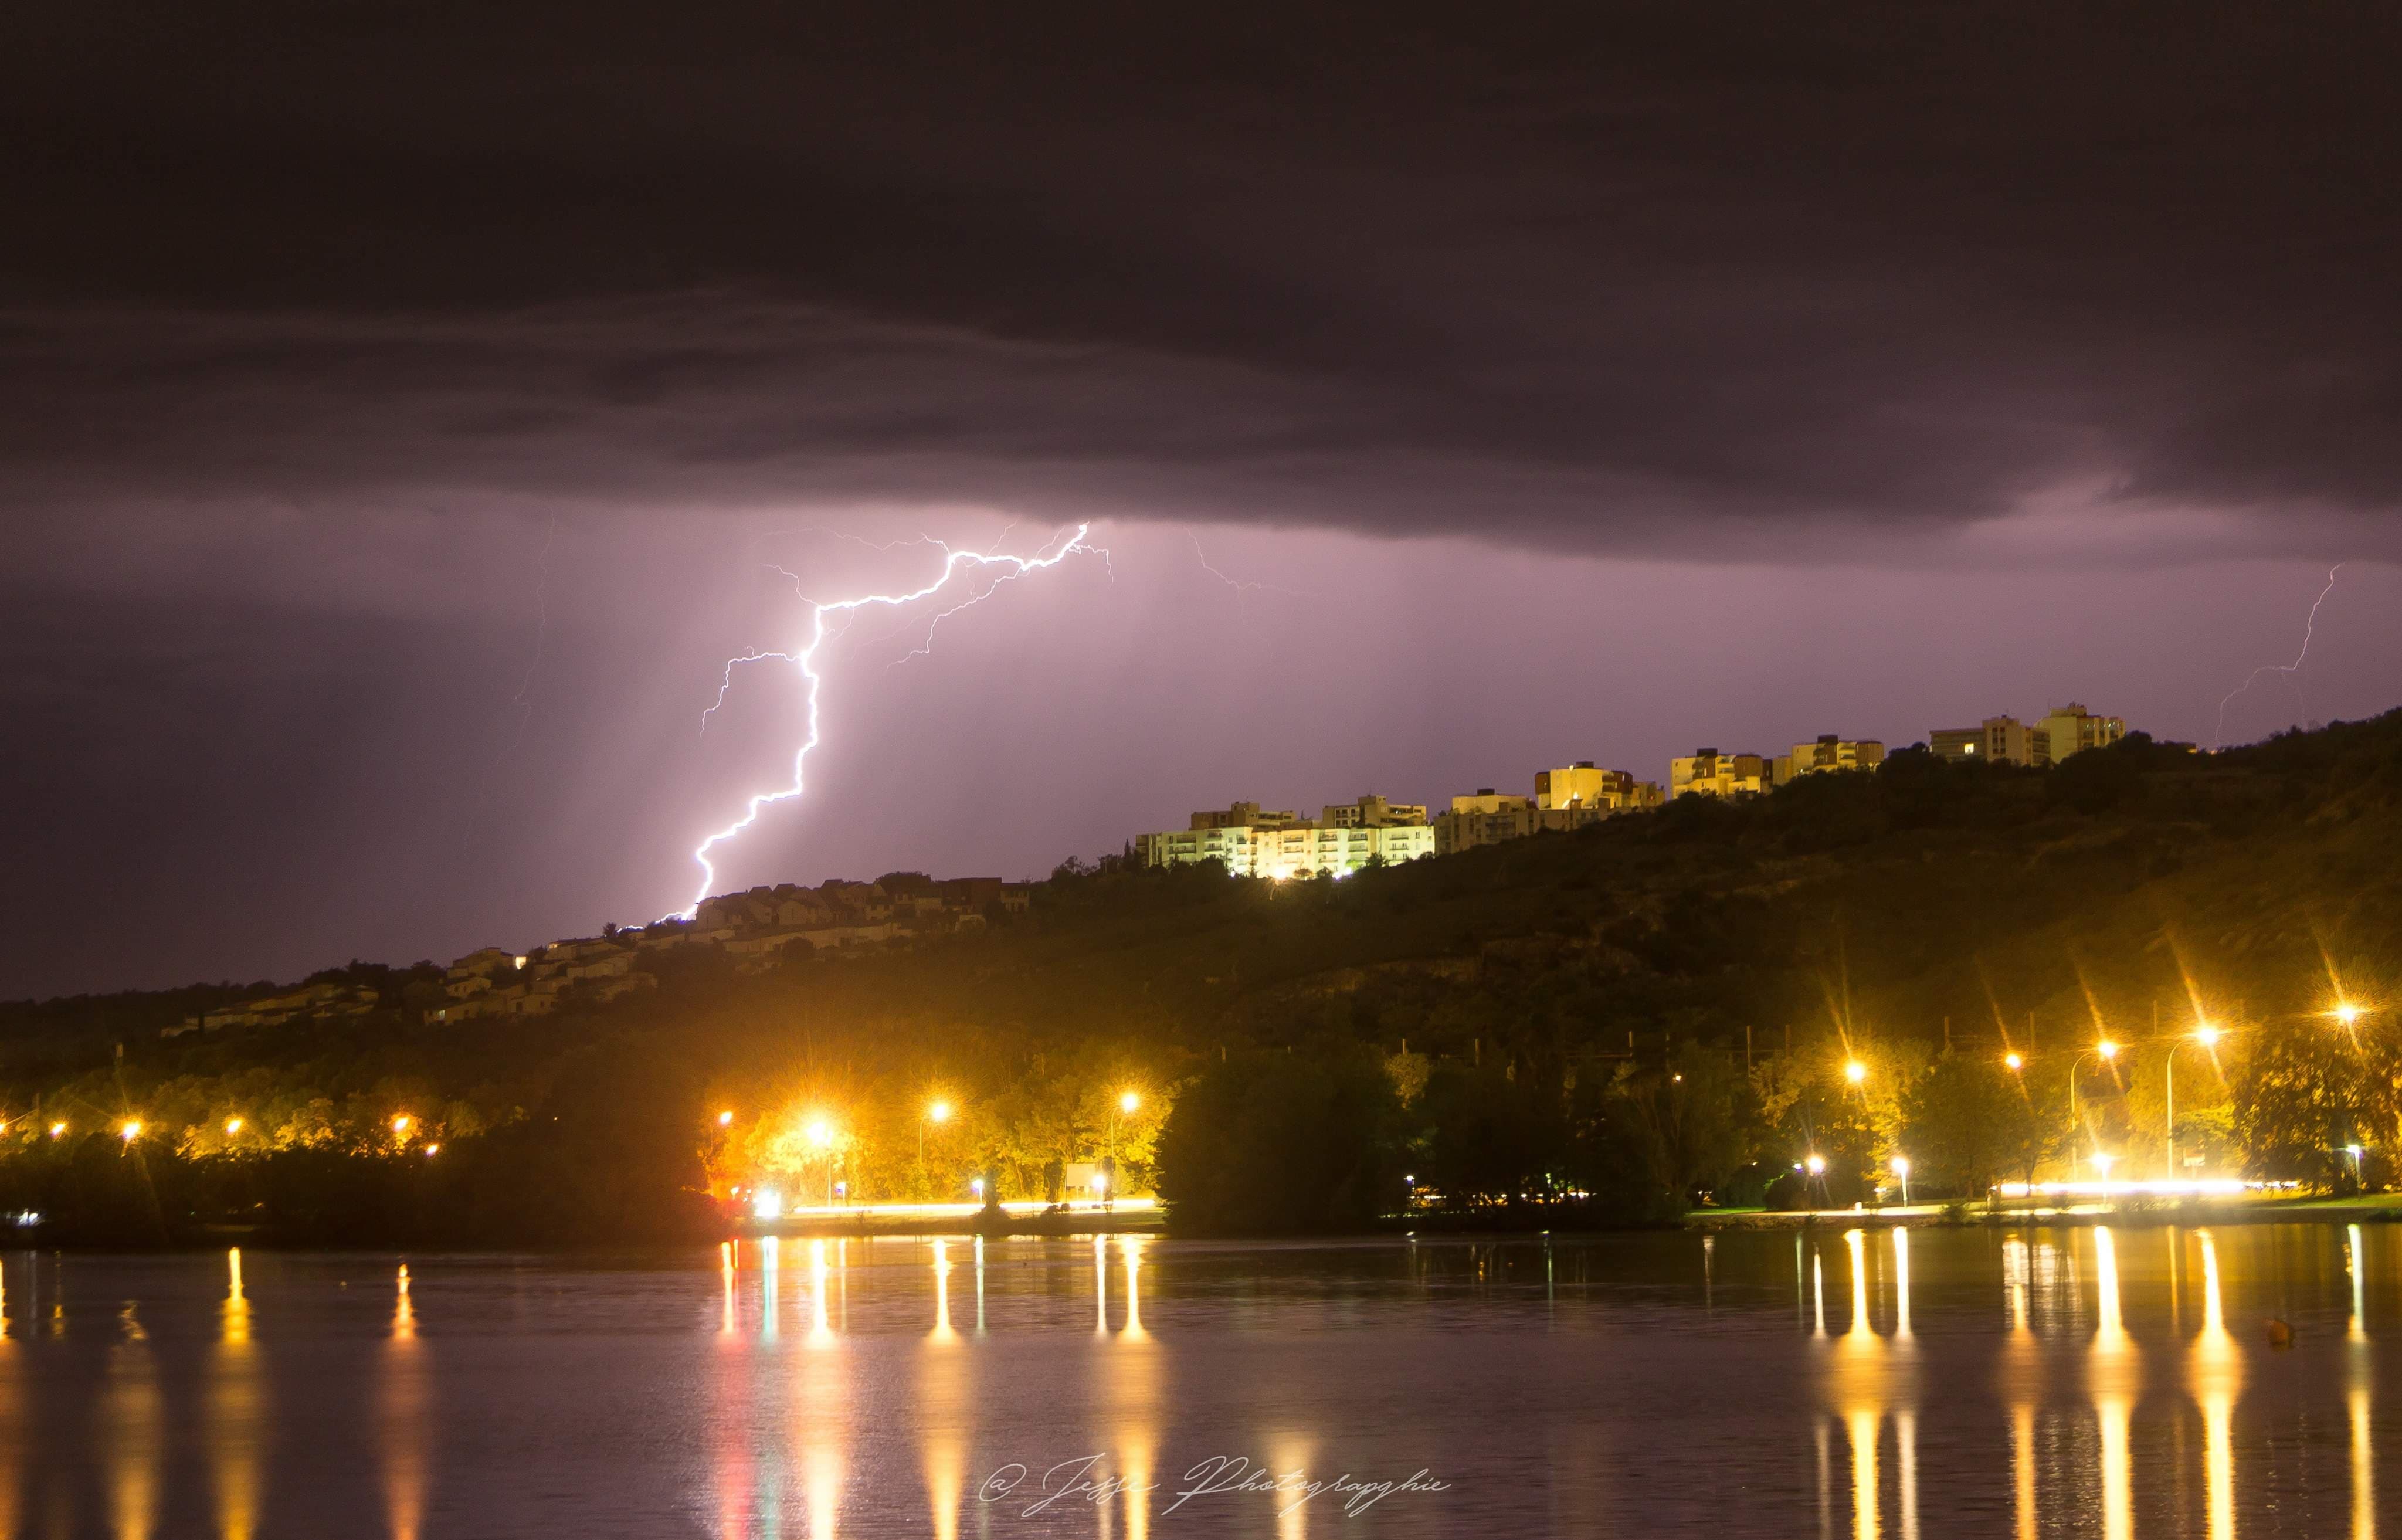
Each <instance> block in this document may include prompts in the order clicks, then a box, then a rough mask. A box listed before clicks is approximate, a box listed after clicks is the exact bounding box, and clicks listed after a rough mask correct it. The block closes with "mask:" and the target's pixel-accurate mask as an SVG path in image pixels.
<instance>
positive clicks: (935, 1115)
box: [918, 1099, 951, 1166]
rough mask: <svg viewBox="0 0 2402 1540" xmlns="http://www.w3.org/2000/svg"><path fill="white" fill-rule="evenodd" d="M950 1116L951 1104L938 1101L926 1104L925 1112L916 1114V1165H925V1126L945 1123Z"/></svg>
mask: <svg viewBox="0 0 2402 1540" xmlns="http://www.w3.org/2000/svg"><path fill="white" fill-rule="evenodd" d="M950 1116H951V1104H950V1103H948V1102H946V1101H942V1100H940V1099H937V1100H934V1101H932V1102H929V1103H927V1104H926V1110H925V1111H923V1112H920V1113H919V1114H918V1164H919V1165H920V1166H922V1165H924V1164H925V1163H926V1125H927V1124H928V1123H939V1122H945V1121H948V1120H949V1118H950Z"/></svg>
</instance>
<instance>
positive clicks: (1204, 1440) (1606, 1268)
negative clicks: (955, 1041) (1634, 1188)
mask: <svg viewBox="0 0 2402 1540" xmlns="http://www.w3.org/2000/svg"><path fill="white" fill-rule="evenodd" d="M2397 1242H2402V1236H2396V1235H2395V1233H2394V1232H2393V1231H2388V1230H2386V1229H2385V1228H2384V1227H2382V1226H2369V1227H2367V1228H2366V1229H2365V1230H2364V1228H2363V1227H2360V1226H2353V1227H2350V1228H2348V1229H2347V1228H2340V1227H2330V1226H2278V1227H2270V1226H2235V1227H2226V1226H2221V1227H2216V1228H2211V1229H2180V1228H2173V1227H2156V1228H2143V1229H2126V1228H2091V1229H2040V1228H2033V1227H2026V1228H2019V1229H2011V1230H1995V1231H1987V1230H1981V1229H1967V1230H1955V1231H1945V1230H1930V1231H1915V1232H1910V1231H1889V1230H1882V1229H1864V1228H1841V1227H1829V1228H1826V1229H1822V1230H1817V1231H1811V1232H1808V1233H1806V1234H1803V1235H1802V1236H1800V1237H1798V1238H1797V1237H1795V1236H1791V1235H1787V1234H1777V1233H1753V1232H1727V1233H1721V1234H1719V1235H1717V1236H1715V1237H1700V1236H1687V1235H1673V1234H1672V1235H1654V1236H1634V1237H1615V1238H1604V1239H1600V1240H1595V1241H1591V1242H1579V1241H1574V1240H1568V1239H1565V1238H1560V1237H1553V1238H1551V1239H1550V1240H1548V1241H1534V1240H1529V1241H1525V1242H1506V1243H1496V1242H1489V1241H1479V1242H1469V1241H1460V1242H1443V1241H1435V1240H1429V1239H1426V1238H1420V1239H1418V1240H1416V1241H1415V1242H1410V1243H1392V1244H1386V1243H1361V1244H1338V1245H1321V1246H1304V1245H1281V1246H1278V1245H1254V1246H1241V1245H1208V1244H1186V1243H1176V1242H1167V1241H1158V1240H1147V1239H1145V1238H1143V1237H1139V1236H1126V1237H1111V1238H1106V1239H1096V1238H1091V1237H1086V1238H1082V1239H1077V1240H1069V1241H1033V1240H1015V1241H985V1240H979V1239H971V1238H964V1237H962V1238H958V1239H950V1240H942V1241H917V1240H884V1241H875V1242H870V1241H865V1240H847V1241H846V1240H786V1241H783V1242H780V1243H779V1242H776V1241H773V1240H766V1241H761V1242H756V1243H752V1242H744V1243H740V1244H727V1245H725V1246H723V1247H718V1248H715V1249H713V1250H711V1251H710V1252H706V1253H702V1254H700V1255H697V1256H695V1257H693V1258H688V1259H677V1258H654V1259H649V1260H646V1261H643V1262H641V1263H637V1264H617V1265H612V1266H598V1265H592V1264H576V1263H563V1262H546V1261H542V1260H536V1259H530V1258H444V1257H431V1258H407V1259H406V1260H403V1259H401V1258H371V1257H339V1256H308V1255H297V1256H286V1255H277V1254H272V1253H260V1252H255V1251H251V1252H243V1251H228V1252H218V1253H214V1254H210V1255H208V1256H187V1257H175V1258H102V1257H79V1256H68V1257H57V1256H53V1255H48V1254H45V1255H41V1256H38V1257H37V1256H35V1255H33V1254H27V1253H10V1254H8V1255H7V1256H6V1257H5V1258H0V1540H14V1536H16V1535H19V1534H50V1533H58V1534H62V1535H64V1534H83V1533H96V1534H109V1535H115V1536H119V1537H123V1540H138V1537H139V1540H146V1537H149V1536H162V1537H163V1536H178V1535H186V1534H189V1535H215V1536H228V1537H234V1540H254V1537H255V1540H272V1537H274V1536H277V1535H285V1534H290V1535H321V1534H352V1533H381V1534H387V1535H392V1536H395V1537H403V1540H417V1537H420V1536H425V1537H435V1536H441V1535H448V1534H466V1533H475V1534H485V1533H508V1534H559V1535H569V1534H573V1535H586V1534H601V1533H625V1534H663V1533H693V1534H707V1535H723V1536H740V1537H743V1540H821V1537H829V1536H835V1535H839V1534H855V1535H901V1534H932V1535H935V1536H937V1537H939V1540H959V1537H961V1536H974V1537H977V1540H993V1537H995V1536H1009V1535H1017V1534H1025V1535H1037V1534H1040V1535H1056V1534H1074V1535H1092V1536H1097V1537H1102V1540H1153V1537H1154V1536H1158V1537H1161V1540H1169V1537H1172V1536H1174V1535H1177V1534H1219V1533H1226V1534H1243V1535H1259V1536H1263V1537H1265V1536H1275V1537H1277V1540H1284V1537H1288V1536H1307V1535H1313V1534H1315V1535H1319V1536H1323V1535H1328V1534H1335V1533H1389V1534H1402V1535H1407V1534H1429V1535H1431V1534H1447V1533H1470V1532H1474V1531H1488V1532H1492V1533H1628V1534H1659V1533H1717V1534H1730V1533H1794V1534H1823V1535H1828V1536H1836V1535H1850V1536H1853V1537H1855V1540H1870V1537H1875V1540H1896V1537H1898V1540H1920V1537H1921V1536H1927V1537H1935V1536H1945V1535H1950V1534H1954V1533H2009V1534H2015V1535H2018V1536H2021V1537H2025V1540H2032V1537H2034V1536H2036V1535H2039V1534H2052V1533H2094V1534H2097V1535H2100V1536H2103V1537H2105V1540H2133V1537H2135V1536H2139V1535H2140V1536H2147V1537H2148V1536H2150V1535H2155V1534H2175V1533H2194V1534H2201V1535H2205V1536H2207V1537H2209V1540H2234V1537H2236V1536H2239V1535H2241V1536H2246V1537H2250V1536H2263V1537H2265V1536H2268V1535H2271V1534H2280V1533H2300V1534H2311V1535H2317V1534H2348V1535H2351V1536H2354V1537H2355V1540H2373V1537H2374V1536H2375V1535H2376V1534H2377V1533H2378V1530H2379V1527H2380V1524H2379V1519H2380V1515H2379V1513H2378V1503H2379V1500H2380V1496H2381V1491H2380V1489H2381V1483H2380V1482H2379V1481H2378V1480H2377V1473H2376V1464H2377V1459H2378V1456H2379V1452H2380V1439H2381V1437H2384V1436H2385V1433H2386V1429H2387V1427H2388V1425H2389V1423H2390V1422H2391V1418H2390V1415H2381V1408H2380V1407H2379V1405H2378V1402H2377V1395H2378V1388H2379V1385H2380V1383H2381V1375H2380V1374H2379V1369H2380V1368H2381V1365H2382V1361H2383V1360H2384V1358H2385V1357H2386V1356H2387V1355H2389V1354H2392V1353H2395V1352H2402V1337H2396V1336H2394V1335H2392V1334H2389V1333H2388V1332H2385V1331H2382V1330H2381V1327H2380V1322H2381V1320H2383V1321H2390V1320H2392V1319H2393V1318H2394V1317H2395V1305H2396V1304H2397V1303H2402V1244H2397ZM2271 1317H2275V1318H2278V1319H2282V1320H2285V1321H2289V1322H2291V1323H2292V1324H2293V1326H2294V1327H2295V1332H2296V1336H2295V1341H2294V1344H2293V1346H2292V1347H2291V1348H2290V1349H2279V1348H2276V1347H2273V1346H2272V1345H2271V1341H2270V1340H2269V1333H2268V1329H2267V1323H2268V1321H2269V1320H2270V1319H2271ZM2382 1378H2383V1379H2384V1380H2385V1382H2391V1377H2382ZM1217 1455H1224V1456H1229V1457H1236V1458H1240V1459H1242V1460H1244V1461H1247V1462H1249V1468H1251V1469H1254V1470H1259V1471H1264V1472H1266V1473H1269V1474H1271V1475H1280V1474H1283V1473H1288V1472H1295V1473H1302V1474H1303V1475H1304V1476H1305V1477H1306V1478H1333V1477H1337V1476H1342V1475H1345V1474H1346V1473H1347V1474H1349V1475H1351V1476H1354V1477H1358V1478H1368V1479H1399V1478H1404V1477H1407V1476H1409V1475H1410V1474H1411V1473H1412V1472H1414V1471H1417V1470H1420V1469H1425V1470H1427V1471H1429V1473H1430V1474H1431V1475H1432V1476H1433V1477H1435V1478H1440V1479H1443V1480H1447V1481H1449V1482H1451V1483H1452V1486H1451V1488H1450V1490H1449V1491H1447V1492H1438V1493H1407V1492H1405V1493H1401V1494H1397V1495H1395V1496H1393V1497H1391V1498H1388V1499H1387V1500H1385V1501H1384V1502H1383V1503H1381V1504H1380V1505H1378V1506H1374V1507H1373V1508H1372V1509H1371V1510H1370V1512H1369V1514H1368V1516H1367V1517H1366V1518H1362V1519H1350V1518H1346V1516H1345V1513H1344V1510H1343V1498H1342V1497H1341V1496H1339V1495H1336V1494H1332V1493H1328V1494H1322V1495H1320V1496H1318V1497H1317V1498H1314V1499H1311V1500H1308V1501H1305V1502H1299V1503H1296V1502H1294V1501H1293V1499H1292V1495H1291V1494H1290V1493H1275V1492H1264V1491H1248V1492H1227V1493H1218V1494H1210V1495H1206V1496H1203V1497H1199V1498H1194V1499H1190V1500H1187V1501H1186V1502H1184V1503H1182V1504H1181V1505H1180V1504H1179V1502H1178V1493H1179V1490H1180V1488H1181V1487H1182V1486H1183V1485H1185V1484H1186V1481H1187V1478H1186V1473H1187V1472H1188V1471H1190V1470H1191V1469H1193V1467H1194V1465H1195V1464H1196V1463H1197V1462H1199V1461H1201V1460H1203V1459H1205V1458H1208V1457H1210V1456H1217ZM1016 1466H1023V1467H1024V1470H1023V1472H1022V1473H1021V1475H1020V1478H1019V1480H1018V1484H1016V1485H1015V1487H1014V1488H1013V1489H1012V1490H1011V1492H1009V1494H1008V1495H1007V1496H1006V1497H1005V1498H1004V1499H1003V1500H1000V1501H992V1500H988V1499H990V1498H992V1497H994V1496H995V1492H994V1490H993V1489H992V1487H991V1486H990V1485H989V1484H988V1478H993V1477H994V1475H995V1473H996V1472H1001V1471H1005V1470H1008V1469H1011V1468H1014V1467H1016ZM1062 1471H1065V1472H1066V1473H1067V1474H1064V1475H1063V1474H1061V1472H1062ZM1046 1472H1050V1473H1051V1475H1050V1480H1051V1482H1052V1487H1053V1490H1056V1488H1057V1486H1058V1485H1060V1484H1061V1483H1063V1482H1065V1481H1068V1480H1070V1478H1073V1479H1076V1480H1080V1481H1081V1482H1082V1483H1083V1484H1084V1485H1083V1487H1082V1488H1081V1489H1080V1491H1079V1492H1076V1493H1073V1494H1070V1495H1069V1496H1067V1497H1064V1498H1061V1499H1060V1500H1059V1501H1057V1502H1056V1504H1054V1505H1053V1506H1050V1507H1048V1508H1047V1509H1045V1510H1043V1511H1042V1512H1040V1513H1037V1514H1035V1515H1033V1516H1031V1517H1029V1516H1028V1515H1027V1513H1026V1512H1025V1511H1024V1510H1026V1509H1027V1508H1028V1506H1032V1505H1033V1504H1035V1503H1037V1502H1039V1501H1040V1500H1041V1498H1042V1497H1043V1496H1044V1495H1045V1489H1044V1485H1043V1483H1044V1480H1045V1473H1046ZM2383 1485H2385V1486H2388V1487H2390V1486H2393V1485H2394V1484H2393V1483H2384V1484H2383ZM2387 1528H2388V1529H2389V1530H2392V1529H2393V1526H2392V1525H2390V1524H2389V1525H2388V1526H2387Z"/></svg>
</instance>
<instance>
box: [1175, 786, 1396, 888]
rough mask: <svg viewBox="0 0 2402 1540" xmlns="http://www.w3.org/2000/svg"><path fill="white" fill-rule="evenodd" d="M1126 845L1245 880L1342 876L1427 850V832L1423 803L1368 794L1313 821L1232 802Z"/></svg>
mask: <svg viewBox="0 0 2402 1540" xmlns="http://www.w3.org/2000/svg"><path fill="white" fill-rule="evenodd" d="M1134 847H1135V854H1136V855H1137V856H1139V858H1141V860H1142V863H1143V864H1144V865H1145V866H1179V865H1188V864H1195V863H1198V862H1201V861H1209V860H1214V861H1218V862H1221V863H1222V864H1223V865H1224V866H1225V868H1226V870H1227V871H1229V872H1232V873H1237V874H1239V875H1242V876H1246V877H1295V876H1301V875H1304V874H1305V873H1318V872H1328V873H1338V874H1346V875H1347V874H1348V873H1353V872H1357V871H1359V870H1360V868H1361V867H1363V866H1368V865H1371V864H1384V865H1390V864H1391V863H1393V862H1395V861H1405V860H1415V859H1417V858H1419V857H1420V856H1430V855H1432V854H1434V831H1433V830H1432V829H1430V828H1429V827H1428V825H1427V810H1426V808H1425V806H1424V804H1416V803H1394V802H1387V801H1386V800H1385V799H1384V798H1382V797H1376V796H1367V797H1360V798H1359V799H1357V800H1356V801H1353V802H1350V803H1346V804H1342V805H1340V806H1329V807H1326V808H1324V809H1322V810H1321V811H1320V813H1319V816H1318V818H1317V819H1316V820H1315V821H1313V820H1310V819H1307V818H1302V817H1301V816H1300V815H1299V814H1296V813H1291V812H1271V811H1267V810H1264V809H1263V808H1262V807H1261V806H1260V804H1258V803H1255V802H1238V803H1236V804H1235V805H1233V806H1232V807H1229V808H1227V809H1226V810H1225V811H1223V812H1217V811H1210V812H1205V813H1195V814H1194V815H1193V820H1192V823H1191V824H1190V826H1189V827H1186V828H1183V829H1171V830H1169V831H1167V832H1165V833H1159V834H1137V835H1136V836H1135V837H1134Z"/></svg>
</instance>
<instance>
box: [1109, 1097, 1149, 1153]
mask: <svg viewBox="0 0 2402 1540" xmlns="http://www.w3.org/2000/svg"><path fill="white" fill-rule="evenodd" d="M1141 1105H1142V1093H1140V1092H1139V1091H1121V1092H1119V1093H1118V1099H1117V1101H1116V1102H1114V1103H1113V1104H1111V1107H1110V1162H1111V1164H1113V1165H1114V1164H1115V1163H1116V1162H1117V1158H1118V1114H1119V1113H1121V1112H1123V1113H1125V1115H1126V1116H1128V1117H1132V1116H1133V1115H1134V1110H1135V1108H1137V1107H1140V1106H1141Z"/></svg>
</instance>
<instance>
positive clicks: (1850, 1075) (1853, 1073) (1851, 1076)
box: [1843, 1059, 1869, 1085]
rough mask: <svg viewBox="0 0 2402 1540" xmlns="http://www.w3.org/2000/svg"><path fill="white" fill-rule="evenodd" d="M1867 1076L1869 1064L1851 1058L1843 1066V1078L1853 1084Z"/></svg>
mask: <svg viewBox="0 0 2402 1540" xmlns="http://www.w3.org/2000/svg"><path fill="white" fill-rule="evenodd" d="M1868 1078H1869V1066H1866V1065H1864V1064H1862V1063H1860V1061H1859V1060H1857V1059H1853V1060H1851V1061H1849V1062H1847V1063H1846V1064H1845V1065H1844V1066H1843V1079H1847V1080H1849V1081H1851V1082H1852V1083H1853V1084H1854V1085H1857V1084H1859V1083H1860V1082H1861V1081H1862V1080H1865V1079H1868Z"/></svg>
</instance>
